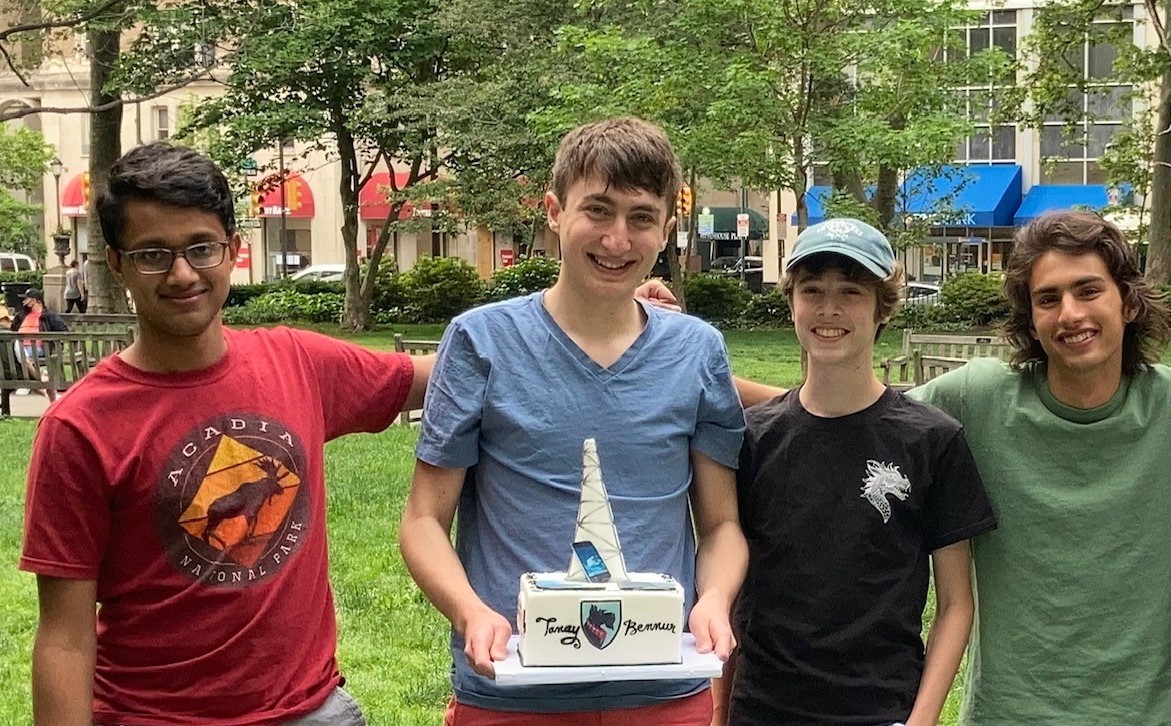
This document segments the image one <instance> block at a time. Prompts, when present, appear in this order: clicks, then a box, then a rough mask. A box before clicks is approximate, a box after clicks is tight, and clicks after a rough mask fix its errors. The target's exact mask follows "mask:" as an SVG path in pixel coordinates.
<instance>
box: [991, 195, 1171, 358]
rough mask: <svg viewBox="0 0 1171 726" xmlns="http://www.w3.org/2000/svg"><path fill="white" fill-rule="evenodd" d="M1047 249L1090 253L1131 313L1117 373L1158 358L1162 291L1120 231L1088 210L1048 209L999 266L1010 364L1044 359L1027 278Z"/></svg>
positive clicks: (1163, 334) (1165, 326) (1169, 333)
mask: <svg viewBox="0 0 1171 726" xmlns="http://www.w3.org/2000/svg"><path fill="white" fill-rule="evenodd" d="M1050 250H1055V251H1057V252H1062V253H1065V254H1067V255H1088V254H1096V255H1098V256H1099V257H1101V258H1102V261H1103V262H1104V263H1106V269H1108V270H1109V271H1110V277H1112V278H1113V279H1114V284H1116V285H1118V290H1119V292H1120V293H1121V295H1122V307H1123V310H1133V311H1134V313H1135V316H1134V320H1133V321H1131V322H1129V323H1127V324H1126V328H1125V330H1124V332H1123V336H1122V372H1123V373H1126V374H1128V375H1131V374H1134V373H1137V372H1138V371H1140V370H1142V369H1143V368H1146V367H1147V366H1149V365H1151V364H1153V363H1156V362H1158V361H1159V359H1160V358H1161V357H1162V355H1163V349H1164V348H1165V347H1166V345H1167V341H1168V338H1169V337H1171V326H1169V322H1168V311H1167V307H1166V304H1165V298H1166V295H1165V294H1164V293H1163V292H1162V291H1161V290H1158V289H1156V288H1155V287H1154V286H1153V285H1151V284H1150V283H1149V282H1147V281H1146V280H1144V279H1143V274H1142V271H1141V270H1140V269H1139V267H1138V261H1137V260H1136V259H1135V256H1134V250H1132V249H1131V246H1130V243H1129V242H1127V241H1126V237H1125V235H1123V234H1122V230H1120V229H1118V227H1117V226H1115V225H1114V224H1112V223H1110V222H1108V221H1106V220H1105V219H1103V218H1102V217H1101V216H1100V215H1098V214H1095V213H1093V212H1048V213H1046V214H1042V215H1041V216H1040V217H1037V218H1036V219H1034V220H1033V221H1032V222H1029V223H1028V224H1027V225H1025V226H1024V227H1023V228H1021V229H1020V231H1018V232H1017V235H1016V242H1015V243H1014V244H1013V248H1012V253H1011V255H1010V256H1009V259H1008V265H1007V266H1006V267H1005V271H1004V296H1005V297H1006V298H1008V302H1009V308H1010V312H1009V316H1008V320H1007V321H1006V322H1005V324H1004V334H1005V337H1007V338H1008V339H1009V341H1010V342H1011V343H1012V346H1013V348H1014V349H1015V351H1014V352H1013V355H1012V365H1013V367H1015V368H1020V367H1021V366H1023V365H1024V364H1025V363H1028V362H1029V361H1037V362H1040V363H1044V362H1046V361H1047V360H1048V356H1047V355H1046V354H1045V349H1044V348H1042V347H1041V343H1040V342H1039V341H1038V340H1037V339H1036V338H1034V337H1033V300H1032V295H1031V290H1030V289H1029V282H1030V278H1031V277H1032V275H1033V266H1034V265H1036V263H1037V260H1038V259H1040V257H1041V256H1042V255H1044V254H1045V253H1046V252H1049V251H1050Z"/></svg>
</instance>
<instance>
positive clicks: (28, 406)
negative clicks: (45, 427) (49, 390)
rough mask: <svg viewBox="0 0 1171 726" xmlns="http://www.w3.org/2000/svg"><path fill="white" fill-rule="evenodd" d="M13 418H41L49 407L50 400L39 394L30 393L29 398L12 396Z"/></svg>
mask: <svg viewBox="0 0 1171 726" xmlns="http://www.w3.org/2000/svg"><path fill="white" fill-rule="evenodd" d="M9 400H11V401H12V417H13V418H40V417H41V414H43V413H44V412H45V409H46V408H48V407H49V399H47V398H45V397H44V396H42V395H40V394H38V393H29V394H28V395H27V396H18V395H16V394H15V393H13V394H12V398H11V399H9Z"/></svg>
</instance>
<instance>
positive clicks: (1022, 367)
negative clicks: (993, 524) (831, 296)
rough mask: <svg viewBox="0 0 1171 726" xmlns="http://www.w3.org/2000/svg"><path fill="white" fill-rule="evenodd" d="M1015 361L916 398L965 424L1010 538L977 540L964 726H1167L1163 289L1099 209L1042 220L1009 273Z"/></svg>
mask: <svg viewBox="0 0 1171 726" xmlns="http://www.w3.org/2000/svg"><path fill="white" fill-rule="evenodd" d="M1004 289H1005V294H1006V296H1007V297H1008V299H1009V302H1010V304H1011V316H1010V318H1009V321H1008V323H1007V326H1006V328H1007V335H1008V337H1009V338H1010V340H1011V341H1012V342H1013V344H1014V347H1015V348H1016V353H1015V354H1014V356H1013V359H1012V363H1011V365H1006V364H1003V363H1001V362H999V361H994V360H974V361H972V362H970V363H969V364H968V365H966V366H964V367H963V368H961V369H960V370H958V371H954V372H952V373H949V374H947V375H944V376H941V377H940V378H937V379H935V380H934V381H932V382H930V383H928V384H927V385H926V386H923V387H921V388H917V389H915V390H914V391H912V393H911V396H912V397H915V398H918V399H920V400H923V401H928V402H930V403H933V404H935V405H937V406H939V407H940V408H942V409H944V410H945V411H947V412H948V413H950V414H951V415H952V416H954V417H955V418H957V419H959V421H960V422H961V423H962V424H963V425H964V430H965V432H966V434H967V437H968V441H969V442H970V443H971V446H972V451H973V454H974V455H975V457H976V463H977V464H978V466H979V468H980V473H981V475H982V477H983V479H984V482H985V485H986V486H987V488H988V492H989V495H990V496H991V497H992V500H993V503H994V505H995V506H996V508H997V514H998V518H999V525H1000V526H999V528H998V529H997V530H996V531H995V532H991V533H988V534H985V535H982V536H980V537H976V538H975V539H974V540H973V554H974V558H973V559H974V563H975V573H976V587H977V592H978V612H977V618H976V628H975V630H974V633H973V640H972V649H971V652H970V665H969V668H968V683H967V687H966V690H965V708H964V717H963V721H962V722H963V723H965V724H972V725H977V726H1020V725H1021V724H1061V726H1083V725H1084V726H1090V725H1091V724H1093V725H1094V726H1097V725H1098V724H1102V723H1125V724H1144V725H1151V726H1153V725H1155V724H1171V658H1169V657H1168V653H1171V626H1169V625H1168V622H1169V620H1168V615H1167V613H1168V610H1169V608H1171V567H1168V566H1167V561H1166V558H1167V553H1168V552H1171V526H1169V522H1171V455H1169V454H1168V451H1169V450H1168V447H1167V442H1168V441H1171V369H1168V368H1167V367H1166V366H1163V365H1159V364H1157V363H1156V361H1158V360H1159V358H1160V356H1161V354H1162V352H1163V350H1164V348H1165V346H1166V343H1167V340H1168V337H1169V328H1168V312H1167V309H1166V308H1165V306H1164V302H1163V297H1164V296H1163V294H1162V293H1159V292H1157V291H1156V290H1155V289H1154V288H1152V287H1151V285H1149V284H1148V283H1147V282H1145V281H1144V280H1143V278H1142V273H1141V272H1140V270H1139V268H1138V266H1137V264H1136V262H1135V258H1134V255H1133V252H1132V250H1131V248H1130V245H1129V244H1128V243H1127V241H1126V239H1125V237H1124V236H1123V234H1122V233H1121V232H1120V231H1119V230H1118V228H1117V227H1115V226H1114V225H1113V224H1110V223H1109V222H1107V221H1105V220H1103V219H1102V218H1101V217H1099V216H1098V215H1096V214H1092V213H1086V212H1059V213H1051V214H1047V215H1043V216H1041V217H1039V218H1037V219H1036V220H1034V221H1033V222H1032V223H1030V224H1029V225H1028V226H1027V227H1025V228H1024V229H1022V230H1021V231H1020V232H1019V234H1018V236H1017V241H1016V245H1015V247H1014V248H1013V253H1012V256H1011V258H1010V260H1009V263H1008V267H1007V269H1006V274H1005V284H1004Z"/></svg>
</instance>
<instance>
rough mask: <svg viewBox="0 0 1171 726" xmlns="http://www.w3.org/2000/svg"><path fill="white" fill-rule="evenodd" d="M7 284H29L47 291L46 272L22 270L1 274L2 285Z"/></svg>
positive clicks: (0, 283) (0, 282)
mask: <svg viewBox="0 0 1171 726" xmlns="http://www.w3.org/2000/svg"><path fill="white" fill-rule="evenodd" d="M6 282H27V283H29V284H30V285H31V286H33V287H39V288H40V289H42V290H44V289H45V271H44V270H21V271H19V272H7V271H6V272H0V285H2V284H4V283H6Z"/></svg>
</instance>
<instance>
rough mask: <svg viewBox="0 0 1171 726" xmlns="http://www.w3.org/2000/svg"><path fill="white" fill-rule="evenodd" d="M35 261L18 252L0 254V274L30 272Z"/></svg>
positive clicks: (34, 265) (34, 266) (35, 266)
mask: <svg viewBox="0 0 1171 726" xmlns="http://www.w3.org/2000/svg"><path fill="white" fill-rule="evenodd" d="M35 269H37V261H36V260H34V259H33V258H31V257H29V256H28V255H22V254H20V253H18V252H0V272H31V271H32V270H35Z"/></svg>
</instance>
